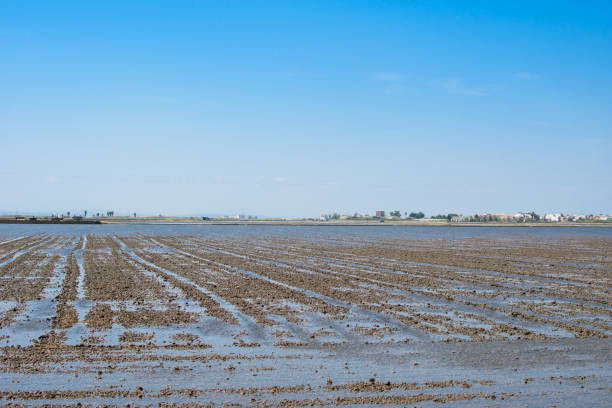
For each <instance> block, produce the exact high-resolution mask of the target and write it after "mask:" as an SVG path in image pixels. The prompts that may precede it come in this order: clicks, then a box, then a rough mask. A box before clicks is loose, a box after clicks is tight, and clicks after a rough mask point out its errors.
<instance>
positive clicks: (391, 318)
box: [158, 243, 431, 340]
mask: <svg viewBox="0 0 612 408" xmlns="http://www.w3.org/2000/svg"><path fill="white" fill-rule="evenodd" d="M158 244H161V243H158ZM161 245H163V246H166V247H170V248H172V249H174V250H175V251H176V250H177V251H181V250H180V249H177V248H175V247H173V246H170V245H165V244H161ZM217 251H223V250H217ZM226 252H227V251H226ZM227 254H228V255H232V256H236V257H239V258H246V259H248V260H249V261H251V262H255V263H257V262H259V263H263V264H265V265H267V266H270V265H273V266H276V267H284V268H290V266H289V265H283V264H282V263H279V262H270V261H266V260H261V259H256V258H253V257H249V256H243V255H240V254H234V253H229V252H227ZM187 255H189V256H191V257H194V258H196V259H198V258H199V259H201V260H206V261H208V262H213V263H215V264H217V265H220V266H222V267H224V268H226V269H230V270H234V271H235V272H238V273H242V274H246V275H249V276H252V277H254V278H256V279H261V280H265V281H269V282H272V283H276V284H278V285H279V286H288V287H289V288H291V289H292V290H295V291H296V292H298V293H303V294H306V295H307V296H308V295H309V294H312V295H314V296H313V297H315V298H318V299H321V300H324V301H328V302H329V303H331V304H335V305H337V306H341V307H344V308H346V309H348V311H350V312H351V313H352V314H353V317H361V318H362V319H365V320H370V321H372V320H373V321H375V322H378V323H382V324H384V325H387V326H390V327H392V328H393V329H395V331H396V335H399V336H404V337H407V338H410V339H418V340H431V337H430V334H431V333H428V332H427V331H423V330H419V329H417V328H416V327H413V326H412V325H407V324H406V321H405V320H404V319H402V317H401V316H398V315H397V314H394V313H381V311H380V310H376V309H373V308H369V307H368V308H364V307H361V306H359V305H358V304H356V303H353V302H350V301H344V300H341V299H336V298H333V297H331V296H327V295H324V294H321V293H318V292H314V291H312V290H309V289H306V288H300V287H297V286H293V285H289V284H286V283H284V282H280V281H276V280H273V279H271V278H269V277H267V276H263V275H260V274H256V273H254V272H251V271H247V270H244V269H241V268H237V267H234V266H231V265H228V264H224V263H220V262H216V261H213V260H210V259H208V258H203V257H198V256H197V255H194V254H191V253H189V252H187ZM293 272H294V273H303V274H310V275H321V277H322V278H325V275H324V274H323V273H322V272H321V271H314V270H311V269H306V268H295V269H294V270H293ZM329 272H330V273H334V274H337V273H335V272H333V271H329ZM337 275H340V274H337ZM346 276H347V275H340V276H339V277H340V278H345V277H346ZM358 278H359V277H358ZM385 293H386V292H385ZM332 324H333V323H332ZM340 329H342V328H341V327H340ZM341 332H344V334H345V336H344V337H346V338H354V335H353V334H352V333H347V332H346V330H341Z"/></svg>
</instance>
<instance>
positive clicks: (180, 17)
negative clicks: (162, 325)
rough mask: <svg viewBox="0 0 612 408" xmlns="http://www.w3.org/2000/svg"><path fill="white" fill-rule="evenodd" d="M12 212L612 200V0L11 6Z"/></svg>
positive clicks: (460, 208) (200, 211) (287, 213)
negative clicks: (580, 0)
mask: <svg viewBox="0 0 612 408" xmlns="http://www.w3.org/2000/svg"><path fill="white" fill-rule="evenodd" d="M0 58H1V59H2V64H0V123H2V125H1V126H0V152H1V160H0V177H1V179H2V191H1V193H0V211H2V212H5V213H7V212H8V213H10V212H15V211H19V212H23V213H28V212H34V213H44V212H65V211H83V210H85V209H87V210H88V211H91V212H92V213H95V212H97V211H103V210H104V211H107V210H114V211H115V212H116V213H117V214H132V213H133V212H136V213H137V214H148V215H155V214H159V213H162V214H172V215H206V214H228V215H229V214H240V213H245V214H253V215H258V216H279V217H315V216H318V215H319V214H324V213H329V212H334V211H337V212H341V213H345V214H351V213H354V212H359V213H373V212H374V211H376V210H381V209H384V210H385V211H390V210H395V209H400V210H401V211H402V212H403V211H409V212H410V211H424V212H425V213H426V214H428V215H429V214H438V213H439V214H447V213H450V212H453V213H458V214H475V213H482V212H496V213H497V212H499V213H512V212H516V211H535V212H537V213H539V214H544V213H560V212H563V213H570V214H599V213H611V212H612V207H611V206H612V160H610V152H611V151H612V118H611V115H610V112H612V97H611V95H612V77H611V76H610V68H611V67H612V3H610V2H604V1H601V2H589V3H588V5H587V4H585V3H578V2H570V1H560V2H527V1H516V2H506V3H500V2H480V3H474V2H469V3H466V2H459V1H444V2H426V3H419V4H409V3H407V2H404V1H388V2H384V3H378V2H339V1H328V2H321V3H317V2H304V3H301V2H300V3H295V2H291V3H287V2H276V1H269V2H263V3H260V2H233V1H231V2H217V3H213V2H184V1H176V2H171V3H170V2H161V3H152V2H146V3H132V2H113V1H110V2H103V3H91V2H74V1H66V2H19V1H4V2H2V4H1V5H0Z"/></svg>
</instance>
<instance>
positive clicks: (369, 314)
mask: <svg viewBox="0 0 612 408" xmlns="http://www.w3.org/2000/svg"><path fill="white" fill-rule="evenodd" d="M149 240H150V242H153V243H155V244H157V245H160V246H164V247H166V248H171V250H173V251H174V252H177V253H180V254H183V255H186V256H188V257H191V258H194V259H197V260H200V261H204V262H208V263H211V264H213V265H215V266H218V267H219V268H221V269H222V270H225V271H226V272H227V273H228V274H231V273H232V272H235V273H239V274H243V275H247V276H250V277H252V278H254V279H259V280H263V281H265V282H268V283H270V284H272V285H276V286H280V287H283V288H287V289H289V290H292V291H294V292H296V293H298V294H301V295H306V296H308V297H312V298H315V299H318V300H321V301H323V302H326V303H328V304H330V305H332V306H337V307H341V308H345V309H346V310H347V311H348V312H350V313H352V314H353V315H354V316H361V317H362V318H363V317H365V318H367V319H372V318H373V319H377V320H379V321H381V322H384V323H386V324H389V325H392V326H393V327H394V328H395V329H397V330H401V332H402V334H404V335H406V336H411V337H419V336H415V333H414V332H411V331H407V330H406V327H405V326H404V325H403V324H401V323H400V322H399V321H395V322H394V321H393V320H392V319H390V318H389V317H388V316H386V315H382V314H380V313H376V312H373V311H371V310H366V309H362V308H361V307H359V306H358V305H355V304H353V303H349V302H345V301H342V300H339V299H335V298H332V297H330V296H326V295H323V294H321V293H318V292H315V291H312V290H309V289H305V288H300V287H297V286H294V285H290V284H287V283H284V282H280V281H278V280H274V279H271V278H269V277H267V276H264V275H261V274H258V273H255V272H252V271H248V270H245V269H242V268H238V267H235V266H232V265H228V264H224V263H221V262H217V261H214V260H211V259H208V258H204V257H201V256H198V255H195V254H193V253H190V252H188V251H183V250H181V249H178V248H175V247H172V246H169V245H165V244H163V243H161V242H159V241H156V240H155V239H152V238H150V239H149ZM236 256H239V255H236ZM241 257H243V258H247V259H249V260H253V259H252V258H248V257H246V256H241ZM255 261H257V260H255ZM297 271H298V272H306V271H305V270H297ZM295 300H296V301H298V299H295ZM281 317H282V316H281ZM328 323H329V324H332V325H335V322H334V321H333V320H332V321H330V322H328ZM336 326H337V327H336V329H337V331H338V332H340V334H342V335H343V336H342V337H343V338H344V339H347V338H350V339H355V338H356V337H357V336H356V335H355V334H353V333H350V332H348V331H346V330H344V328H342V327H341V326H338V325H336ZM295 334H297V333H295ZM299 337H304V333H300V335H299Z"/></svg>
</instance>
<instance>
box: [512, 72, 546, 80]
mask: <svg viewBox="0 0 612 408" xmlns="http://www.w3.org/2000/svg"><path fill="white" fill-rule="evenodd" d="M514 76H515V77H516V78H518V79H538V78H539V77H540V76H539V75H538V74H534V73H533V72H527V71H522V72H516V73H515V74H514Z"/></svg>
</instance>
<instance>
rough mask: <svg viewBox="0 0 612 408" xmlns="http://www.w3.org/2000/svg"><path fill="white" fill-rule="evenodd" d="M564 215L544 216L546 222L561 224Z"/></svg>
mask: <svg viewBox="0 0 612 408" xmlns="http://www.w3.org/2000/svg"><path fill="white" fill-rule="evenodd" d="M562 219H563V214H558V213H557V214H544V220H545V221H550V222H561V220H562Z"/></svg>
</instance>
